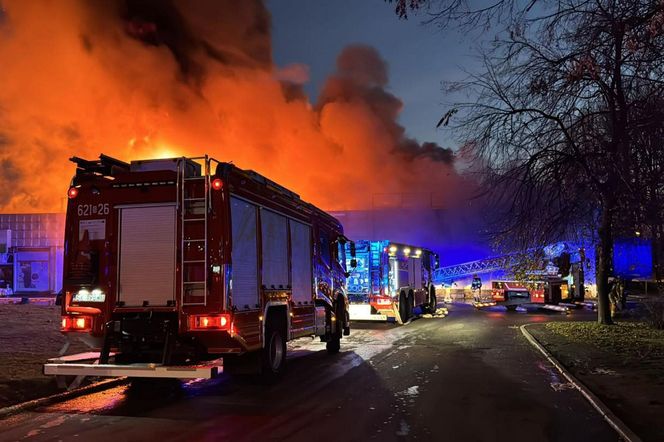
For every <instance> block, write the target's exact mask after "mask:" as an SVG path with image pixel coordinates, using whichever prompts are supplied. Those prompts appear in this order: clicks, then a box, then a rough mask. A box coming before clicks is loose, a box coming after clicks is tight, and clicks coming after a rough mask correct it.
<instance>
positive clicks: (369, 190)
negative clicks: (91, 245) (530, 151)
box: [0, 0, 467, 212]
mask: <svg viewBox="0 0 664 442" xmlns="http://www.w3.org/2000/svg"><path fill="white" fill-rule="evenodd" d="M185 6H186V7H185ZM376 7H377V8H387V9H388V10H389V13H390V14H391V13H392V12H391V8H390V7H389V6H387V5H385V4H384V3H382V2H378V3H377V4H376ZM0 11H1V12H0V63H1V65H2V69H0V84H1V85H2V87H0V212H46V211H59V210H61V209H62V201H63V197H62V196H63V195H65V192H66V189H67V185H68V181H69V179H70V177H71V175H72V174H73V170H74V167H73V164H72V163H69V162H68V161H67V159H68V158H69V157H70V156H73V155H76V156H79V157H87V158H96V157H97V156H98V155H99V153H102V152H103V153H105V154H107V155H111V156H115V157H118V158H120V159H122V160H126V161H128V160H132V159H140V158H155V157H172V156H180V155H199V154H202V153H208V154H210V155H212V156H214V157H216V158H217V159H219V160H222V161H233V162H234V163H235V164H236V165H238V166H239V167H242V168H247V169H254V170H256V171H258V172H260V173H262V174H264V175H266V176H268V177H270V178H271V179H273V180H275V181H277V182H279V183H281V184H283V185H285V186H286V187H288V188H291V189H293V190H294V191H296V192H298V193H300V194H301V195H302V197H303V198H305V199H307V200H309V201H312V202H313V203H315V204H317V205H318V206H320V207H322V208H325V209H329V210H342V209H362V208H367V207H370V206H371V205H372V204H373V201H374V200H375V197H374V196H375V195H377V194H388V195H389V194H404V193H409V194H420V195H422V194H434V195H435V199H436V204H437V205H439V206H443V207H444V206H450V205H453V204H457V203H458V202H459V199H460V198H461V197H462V196H463V193H464V192H462V191H461V190H462V189H466V188H467V186H466V185H465V183H463V180H462V178H461V177H460V176H459V175H458V173H457V172H456V171H455V169H454V164H453V163H454V155H453V152H452V151H451V150H450V149H449V148H443V147H441V146H439V145H437V144H435V141H436V140H416V139H414V138H412V137H411V135H410V134H411V132H409V131H408V129H407V128H406V127H404V126H403V124H402V122H401V120H400V119H399V117H400V115H401V113H402V112H403V108H404V102H403V100H402V99H401V98H400V97H399V96H397V94H396V92H395V91H394V90H393V89H390V66H389V65H388V64H387V63H386V61H385V58H384V56H383V55H382V54H381V53H380V52H379V51H378V50H377V49H376V48H374V47H372V46H370V45H367V44H365V43H364V42H361V41H360V42H358V43H357V44H352V45H345V46H343V47H340V48H338V50H336V51H332V52H331V51H328V50H325V51H321V53H320V56H321V57H325V58H329V63H328V69H329V70H328V72H326V73H325V74H324V76H320V77H319V78H317V80H316V86H317V88H316V95H315V96H314V94H313V93H312V89H311V85H310V78H309V68H308V66H307V60H305V59H303V60H297V63H290V64H278V63H277V62H275V57H274V54H273V36H272V21H271V14H270V11H268V9H267V7H266V6H265V4H264V3H263V2H262V1H260V0H243V1H242V2H237V1H233V0H198V1H193V2H191V1H186V0H171V1H169V0H114V1H110V0H109V1H104V2H90V1H86V0H59V1H57V2H53V1H48V0H31V1H22V0H0ZM349 13H350V11H349ZM372 19H374V18H373V17H366V20H372ZM376 19H377V18H376ZM306 25H307V24H306V23H303V24H302V26H306ZM291 26H298V23H297V21H295V22H293V23H291ZM312 44H315V41H313V42H312ZM318 60H320V59H318ZM316 69H319V65H318V64H317V65H316ZM436 92H437V91H432V96H433V95H435V93H436ZM434 100H435V98H434ZM434 120H435V116H433V117H432V119H431V121H432V122H434ZM432 124H433V123H432Z"/></svg>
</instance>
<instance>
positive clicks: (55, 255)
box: [0, 213, 65, 294]
mask: <svg viewBox="0 0 664 442" xmlns="http://www.w3.org/2000/svg"><path fill="white" fill-rule="evenodd" d="M64 223H65V215H64V213H34V214H0V232H4V231H7V230H9V231H10V232H11V233H10V237H11V244H10V247H9V249H8V253H7V254H5V256H3V257H1V258H0V262H5V263H7V262H9V264H4V268H5V269H8V267H11V268H12V272H13V278H12V283H11V291H12V292H13V293H14V294H36V293H57V292H58V291H60V289H61V288H62V262H63V259H62V257H63V242H64Z"/></svg>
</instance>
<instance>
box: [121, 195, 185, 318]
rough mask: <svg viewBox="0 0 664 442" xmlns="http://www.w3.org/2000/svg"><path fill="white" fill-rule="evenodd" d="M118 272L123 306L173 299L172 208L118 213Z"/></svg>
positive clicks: (173, 248) (166, 206)
mask: <svg viewBox="0 0 664 442" xmlns="http://www.w3.org/2000/svg"><path fill="white" fill-rule="evenodd" d="M119 268H120V276H119V280H120V287H119V295H118V300H119V301H123V302H124V303H125V305H126V306H140V305H143V303H144V302H146V301H147V302H148V303H149V305H151V306H155V305H159V306H163V305H166V303H167V301H171V300H174V299H175V205H164V206H143V207H140V206H137V207H123V208H121V209H120V265H119Z"/></svg>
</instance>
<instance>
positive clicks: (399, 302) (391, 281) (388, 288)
mask: <svg viewBox="0 0 664 442" xmlns="http://www.w3.org/2000/svg"><path fill="white" fill-rule="evenodd" d="M346 249H347V252H352V251H354V252H355V255H356V262H355V263H356V266H354V268H353V269H352V271H351V272H350V276H349V277H348V279H347V284H348V285H347V289H348V297H349V300H350V304H351V305H350V319H351V320H376V321H395V322H399V323H403V322H407V321H408V320H409V319H410V318H411V317H413V315H414V314H415V312H416V311H423V312H430V313H434V312H435V311H436V305H437V300H436V290H435V288H434V285H433V281H432V275H433V271H434V270H435V269H436V268H437V267H438V256H437V255H436V254H435V253H433V252H432V251H431V250H427V249H424V248H421V247H415V246H411V245H406V244H399V243H395V242H390V241H387V240H384V241H368V240H359V241H356V242H355V243H352V244H351V243H348V245H347V246H346ZM348 254H349V255H350V253H348ZM348 259H350V258H348ZM349 267H350V266H349Z"/></svg>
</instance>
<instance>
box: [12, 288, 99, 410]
mask: <svg viewBox="0 0 664 442" xmlns="http://www.w3.org/2000/svg"><path fill="white" fill-rule="evenodd" d="M19 299H20V298H19ZM0 342H2V345H0V408H2V407H6V406H8V405H12V404H15V403H18V402H23V401H26V400H30V399H34V398H37V397H42V396H46V395H49V394H53V393H57V392H59V391H61V390H60V389H58V388H57V386H56V384H55V379H53V378H52V377H46V376H44V375H43V374H42V365H43V364H44V362H46V360H47V359H48V358H52V357H55V356H57V355H58V351H59V350H60V349H61V348H62V345H63V344H64V343H65V338H64V337H63V336H62V334H61V333H60V307H59V306H48V305H34V304H18V305H13V304H0ZM81 351H87V347H85V345H84V344H82V343H80V342H76V343H73V344H72V345H71V347H70V348H69V351H68V353H70V354H71V353H78V352H81Z"/></svg>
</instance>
